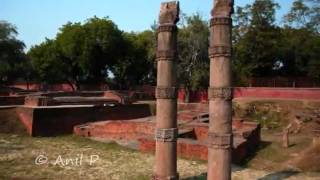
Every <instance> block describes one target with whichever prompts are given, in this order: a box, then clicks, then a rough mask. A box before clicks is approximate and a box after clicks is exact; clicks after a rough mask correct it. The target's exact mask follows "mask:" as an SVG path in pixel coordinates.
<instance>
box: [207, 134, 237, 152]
mask: <svg viewBox="0 0 320 180" xmlns="http://www.w3.org/2000/svg"><path fill="white" fill-rule="evenodd" d="M208 140H209V141H208V142H209V143H208V147H209V148H213V149H230V148H232V134H217V133H209V134H208Z"/></svg>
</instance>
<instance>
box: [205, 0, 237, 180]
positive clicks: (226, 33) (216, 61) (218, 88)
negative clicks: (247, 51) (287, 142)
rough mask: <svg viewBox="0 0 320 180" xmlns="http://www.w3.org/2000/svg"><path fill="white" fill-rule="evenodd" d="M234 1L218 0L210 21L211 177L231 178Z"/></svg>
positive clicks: (213, 178) (209, 165)
mask: <svg viewBox="0 0 320 180" xmlns="http://www.w3.org/2000/svg"><path fill="white" fill-rule="evenodd" d="M232 13H233V0H214V8H213V10H212V12H211V14H212V19H211V21H210V47H209V57H210V87H209V90H208V94H209V103H210V104H209V114H210V124H209V135H208V142H209V143H208V148H209V149H208V151H209V152H208V180H230V179H231V148H232V144H233V143H232V139H233V138H232V81H231V47H232V41H231V30H232V19H231V14H232Z"/></svg>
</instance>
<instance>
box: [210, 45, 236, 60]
mask: <svg viewBox="0 0 320 180" xmlns="http://www.w3.org/2000/svg"><path fill="white" fill-rule="evenodd" d="M231 53H232V49H231V47H228V46H224V45H217V46H214V47H210V48H209V57H210V58H213V57H221V56H223V57H231Z"/></svg>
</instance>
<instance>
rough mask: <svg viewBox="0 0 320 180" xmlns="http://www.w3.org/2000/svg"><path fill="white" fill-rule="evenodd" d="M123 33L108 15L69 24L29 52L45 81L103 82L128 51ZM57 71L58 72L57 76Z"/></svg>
mask: <svg viewBox="0 0 320 180" xmlns="http://www.w3.org/2000/svg"><path fill="white" fill-rule="evenodd" d="M124 49H125V40H124V38H123V32H122V31H120V30H119V29H118V27H117V26H116V25H115V24H114V23H113V22H112V21H111V20H109V19H108V18H102V19H100V18H97V17H93V18H91V19H88V20H87V21H86V22H85V23H84V24H81V23H67V24H66V25H64V26H63V27H62V28H60V32H59V33H58V34H57V37H56V38H55V39H53V40H46V42H44V43H42V44H40V45H38V46H35V47H33V48H31V50H30V52H29V53H28V54H29V56H30V58H31V59H32V61H33V65H34V67H35V69H36V70H37V72H38V74H39V76H40V79H41V81H43V82H46V83H53V82H69V83H70V84H75V85H76V86H77V88H78V89H79V88H80V83H93V84H94V83H101V82H104V81H105V80H106V78H107V77H108V71H110V70H111V67H112V66H113V65H115V64H116V63H117V62H118V61H119V60H120V59H122V57H123V54H124V52H125V50H124ZM53 74H56V75H55V76H54V77H53Z"/></svg>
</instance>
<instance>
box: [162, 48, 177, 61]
mask: <svg viewBox="0 0 320 180" xmlns="http://www.w3.org/2000/svg"><path fill="white" fill-rule="evenodd" d="M176 54H177V51H175V50H163V51H157V60H158V61H172V60H174V58H175V57H176Z"/></svg>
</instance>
